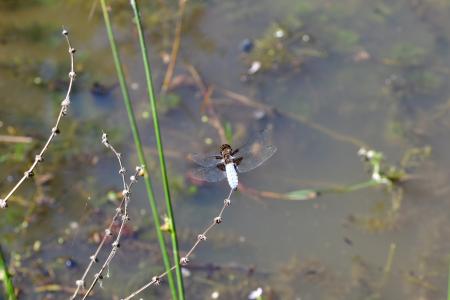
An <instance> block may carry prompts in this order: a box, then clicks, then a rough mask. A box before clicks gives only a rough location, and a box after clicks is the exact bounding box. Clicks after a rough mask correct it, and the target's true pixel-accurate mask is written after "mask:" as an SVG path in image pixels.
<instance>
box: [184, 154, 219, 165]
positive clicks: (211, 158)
mask: <svg viewBox="0 0 450 300" xmlns="http://www.w3.org/2000/svg"><path fill="white" fill-rule="evenodd" d="M189 158H190V159H191V160H192V161H193V162H195V163H197V164H199V165H200V166H202V167H212V166H216V165H217V164H218V163H220V159H218V158H217V154H216V153H209V154H202V153H194V154H189Z"/></svg>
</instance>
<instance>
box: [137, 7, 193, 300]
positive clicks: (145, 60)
mask: <svg viewBox="0 0 450 300" xmlns="http://www.w3.org/2000/svg"><path fill="white" fill-rule="evenodd" d="M130 4H131V7H132V9H133V13H134V18H135V22H136V28H137V31H138V36H139V45H140V48H141V52H142V60H143V63H144V70H145V79H146V83H147V92H148V100H149V104H150V107H151V108H152V117H153V127H154V129H155V137H156V145H157V149H158V155H159V164H160V168H161V177H162V181H163V188H164V196H165V200H166V208H167V215H168V217H169V222H170V229H171V230H170V237H171V239H172V250H173V259H174V261H175V266H176V268H175V270H176V274H177V283H178V297H179V299H180V300H184V298H185V296H184V286H183V276H182V273H181V267H180V255H179V249H178V240H177V231H176V227H175V216H174V214H173V209H172V200H171V197H170V188H169V179H168V176H167V168H166V161H165V159H164V147H163V142H162V138H161V132H160V128H159V120H158V108H157V104H156V97H155V92H154V88H153V80H152V71H151V67H150V62H149V60H148V54H147V53H148V51H147V45H146V43H145V39H144V33H143V29H142V23H141V18H140V11H139V6H138V4H137V1H135V0H131V1H130Z"/></svg>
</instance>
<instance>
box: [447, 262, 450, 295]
mask: <svg viewBox="0 0 450 300" xmlns="http://www.w3.org/2000/svg"><path fill="white" fill-rule="evenodd" d="M447 300H450V263H449V266H448V285H447Z"/></svg>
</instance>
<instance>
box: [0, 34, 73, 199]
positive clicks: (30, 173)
mask: <svg viewBox="0 0 450 300" xmlns="http://www.w3.org/2000/svg"><path fill="white" fill-rule="evenodd" d="M62 34H63V35H64V37H65V39H66V42H67V46H68V48H69V50H68V51H69V56H70V71H69V85H68V87H67V92H66V96H65V97H64V99H63V100H62V101H61V109H60V110H59V113H58V117H57V118H56V123H55V126H53V128H52V130H51V133H50V136H49V137H48V139H47V141H46V143H45V144H44V146H43V147H42V149H41V151H40V152H39V153H38V154H37V155H36V156H35V158H34V162H33V163H32V164H31V166H30V167H29V168H28V170H26V171H25V172H24V174H23V176H22V178H20V179H19V181H18V182H17V183H16V184H15V185H14V187H13V188H12V189H11V190H10V191H9V192H8V194H7V195H6V196H5V197H3V198H0V208H6V207H7V206H8V200H9V198H11V196H12V195H13V194H14V193H15V192H16V191H17V189H18V188H19V187H20V186H21V185H22V183H23V182H24V181H25V180H26V179H28V178H31V177H33V176H34V169H35V168H36V167H37V165H39V164H40V163H42V162H43V160H44V154H45V152H46V151H47V149H48V147H49V145H50V143H51V142H52V141H53V139H54V138H55V137H56V136H57V135H58V134H59V133H60V129H59V123H60V122H61V119H62V118H63V117H64V116H66V115H67V113H68V110H69V106H70V92H71V91H72V85H73V81H74V80H75V76H76V74H75V70H74V54H75V51H76V50H75V48H73V47H72V46H71V44H70V40H69V31H67V30H66V29H63V31H62Z"/></svg>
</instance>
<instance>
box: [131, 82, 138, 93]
mask: <svg viewBox="0 0 450 300" xmlns="http://www.w3.org/2000/svg"><path fill="white" fill-rule="evenodd" d="M130 87H131V89H132V90H134V91H136V90H138V89H139V83H137V82H133V83H131V85H130Z"/></svg>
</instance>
